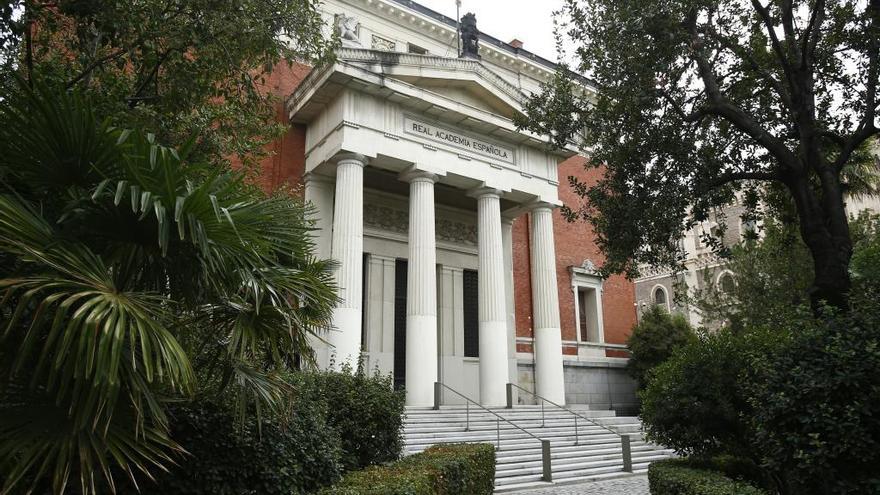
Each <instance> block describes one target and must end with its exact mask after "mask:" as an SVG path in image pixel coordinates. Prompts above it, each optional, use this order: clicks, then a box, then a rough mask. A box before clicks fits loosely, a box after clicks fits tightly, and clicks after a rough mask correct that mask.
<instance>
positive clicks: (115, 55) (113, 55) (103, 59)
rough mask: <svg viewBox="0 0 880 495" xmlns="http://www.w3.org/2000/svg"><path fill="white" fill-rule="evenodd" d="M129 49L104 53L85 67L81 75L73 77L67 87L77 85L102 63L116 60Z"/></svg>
mask: <svg viewBox="0 0 880 495" xmlns="http://www.w3.org/2000/svg"><path fill="white" fill-rule="evenodd" d="M127 51H128V50H125V49H122V48H120V49H118V50H115V51H113V52H110V53H108V54H107V55H104V56H103V57H101V58H99V59H97V60H95V61H93V62H92V63H90V64H89V65H88V66H87V67H86V68H85V69H83V71H82V72H80V73H79V75H77V76H76V77H75V78H73V79H72V80H71V81H70V82H68V83H67V86H66V89H70V88H72V87H74V86H76V83H78V82H80V81H82V80H83V79H84V78H85V77H86V76H88V75H89V74H91V73H92V71H93V70H95V69H97V68H98V67H100V66H101V65H103V64H105V63H107V62H109V61H111V60H115V59H117V58H119V57H121V56H122V55H124V54H125V53H126V52H127Z"/></svg>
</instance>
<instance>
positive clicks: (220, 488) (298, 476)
mask: <svg viewBox="0 0 880 495" xmlns="http://www.w3.org/2000/svg"><path fill="white" fill-rule="evenodd" d="M170 413H171V414H170V420H171V435H172V438H174V440H175V441H177V442H178V443H179V444H180V445H181V446H182V447H183V448H184V449H186V451H187V454H184V455H181V456H179V457H178V458H177V459H176V462H177V465H176V466H172V467H171V469H170V471H169V472H167V473H161V474H159V475H158V476H157V477H156V482H155V483H153V482H150V481H147V480H143V481H141V482H140V487H141V493H144V494H147V495H153V494H155V495H159V494H162V495H183V494H191V495H196V494H199V495H201V494H205V493H211V494H215V495H243V494H261V495H263V494H265V495H273V494H277V495H294V494H301V493H309V492H312V491H314V490H316V489H318V488H320V487H321V486H325V485H328V484H330V483H333V482H334V481H336V480H337V479H338V478H339V477H340V476H341V474H342V463H341V457H342V450H341V448H340V441H339V437H338V435H337V434H336V432H335V431H334V430H332V429H331V428H329V427H328V426H327V425H326V423H325V422H324V416H325V415H324V413H323V412H322V411H321V409H320V406H319V405H316V404H311V403H306V402H301V403H297V404H295V405H294V410H293V411H292V413H291V415H290V417H289V418H288V420H286V421H282V420H281V418H279V417H277V416H273V415H267V414H264V415H263V416H262V417H261V419H259V420H258V419H257V417H256V416H255V415H251V416H249V417H247V418H246V419H245V420H244V421H243V422H241V421H239V420H238V419H237V418H236V416H235V413H234V410H233V408H232V407H230V406H229V405H228V404H224V403H220V402H213V401H196V402H192V403H188V404H182V405H177V406H173V407H172V408H171V411H170ZM129 492H130V493H136V491H134V490H130V491H126V490H123V493H129Z"/></svg>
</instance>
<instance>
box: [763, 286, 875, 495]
mask: <svg viewBox="0 0 880 495" xmlns="http://www.w3.org/2000/svg"><path fill="white" fill-rule="evenodd" d="M875 304H876V303H875ZM874 314H876V311H875V312H874ZM792 333H793V338H792V340H791V342H790V344H789V345H786V346H784V347H782V348H780V349H778V350H777V351H776V352H773V353H767V354H765V355H763V356H760V359H753V360H752V363H751V367H750V368H751V370H752V371H751V372H750V373H749V375H748V379H747V380H746V384H745V385H746V388H747V390H746V392H747V396H748V400H749V403H750V405H751V410H752V413H751V414H750V415H749V417H748V419H749V423H750V429H751V430H753V431H754V440H753V443H754V445H755V447H754V448H755V450H756V451H757V452H760V454H761V456H762V458H763V464H764V466H765V467H766V468H767V469H768V470H770V472H772V473H774V475H775V476H776V477H778V479H779V480H780V483H781V488H782V489H783V491H784V492H787V493H792V494H798V495H801V494H803V495H811V494H862V493H880V468H878V466H880V414H878V410H880V409H878V408H880V325H878V321H876V320H873V319H870V318H865V317H863V316H862V315H859V314H853V315H850V316H845V317H834V318H830V319H828V320H827V321H824V322H819V323H818V324H816V323H814V324H808V325H802V326H800V327H799V328H795V329H793V332H792Z"/></svg>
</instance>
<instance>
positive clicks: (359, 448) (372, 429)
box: [293, 365, 405, 471]
mask: <svg viewBox="0 0 880 495" xmlns="http://www.w3.org/2000/svg"><path fill="white" fill-rule="evenodd" d="M392 380H393V379H392V377H391V375H382V374H380V373H378V372H374V373H367V372H366V371H364V369H363V367H362V366H359V367H358V370H357V371H354V370H352V369H350V368H349V367H348V366H347V365H346V366H343V369H342V372H341V373H339V372H331V371H315V372H304V373H298V374H297V375H296V376H294V377H293V382H294V386H295V388H296V390H297V400H298V401H306V402H311V403H314V404H321V405H322V408H323V410H324V411H326V421H327V425H328V426H330V427H331V428H333V429H334V430H335V431H336V432H337V433H338V435H339V438H340V440H341V442H342V444H341V447H342V465H343V468H344V469H345V470H346V471H351V470H355V469H361V468H364V467H367V466H370V465H372V464H382V463H386V462H390V461H395V460H397V459H398V458H399V457H400V453H401V450H402V449H403V411H404V403H405V396H404V394H403V392H402V391H395V390H394V386H393V385H394V383H393V381H392Z"/></svg>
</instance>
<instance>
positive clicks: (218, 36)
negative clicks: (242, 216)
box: [0, 0, 332, 161]
mask: <svg viewBox="0 0 880 495" xmlns="http://www.w3.org/2000/svg"><path fill="white" fill-rule="evenodd" d="M7 3H8V4H11V5H12V7H13V9H14V10H16V11H18V12H20V15H19V16H18V18H17V19H13V18H12V17H10V18H8V19H9V21H13V22H8V21H7V22H2V21H3V20H4V19H7V17H6V16H5V15H0V33H3V32H4V31H5V32H7V33H10V35H11V37H9V38H8V40H7V42H6V45H7V46H6V47H5V48H7V50H6V52H5V54H6V57H7V58H11V60H10V62H11V63H10V64H0V69H2V71H0V87H2V86H3V85H4V84H5V88H3V89H5V90H14V88H13V87H11V86H10V85H9V82H10V75H11V74H13V73H17V74H19V75H20V76H21V77H24V78H26V79H28V80H30V79H32V78H38V79H41V80H43V81H44V82H46V83H48V84H50V85H51V86H53V87H54V88H56V90H57V91H65V90H70V89H77V90H78V91H80V92H81V93H83V94H86V95H89V96H91V97H93V99H94V101H95V104H96V113H97V114H98V115H99V117H100V118H102V119H103V118H108V119H109V120H110V122H111V123H112V124H113V125H116V126H119V127H126V128H139V129H146V130H148V131H150V132H153V133H156V134H157V136H159V140H160V142H163V143H165V144H169V145H173V146H179V145H182V144H183V143H184V142H187V141H188V140H189V139H190V138H191V137H193V136H195V137H196V140H195V143H194V144H195V146H194V150H193V153H195V155H194V156H198V157H200V158H207V159H211V160H217V159H221V158H228V157H229V156H237V157H238V158H240V159H242V160H244V161H251V160H254V159H255V158H258V157H259V156H260V154H261V153H263V146H264V144H265V143H267V142H269V141H270V140H271V139H273V138H274V137H276V136H278V135H279V133H280V132H282V131H283V129H284V126H282V125H280V124H279V123H278V122H277V121H276V119H275V115H276V103H277V102H276V101H275V100H273V98H272V97H271V96H270V95H268V94H267V92H266V91H265V90H264V87H263V86H264V83H265V81H266V78H267V77H268V75H269V72H271V71H272V70H273V69H275V68H283V67H284V66H286V65H289V64H295V63H313V64H314V63H317V61H318V60H321V59H324V58H326V57H328V56H330V48H331V47H332V43H331V41H332V40H328V39H326V38H325V37H324V35H323V32H322V31H323V27H324V24H323V21H322V19H321V17H320V14H319V12H318V8H317V5H318V2H317V1H316V0H236V1H234V2H225V1H221V2H218V1H216V0H130V1H125V2H119V1H114V0H61V1H58V2H44V1H38V0H14V1H12V2H7ZM3 12H4V10H3V9H2V8H0V14H3ZM28 25H30V26H32V27H33V28H34V29H32V30H31V31H30V32H31V33H32V36H30V37H27V36H26V34H27V33H28V32H29V30H27V29H26V26H28ZM4 28H5V29H4ZM2 41H3V36H2V34H0V42H2ZM0 48H3V47H2V46H0ZM3 54H4V52H2V51H0V59H2V58H3Z"/></svg>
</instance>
